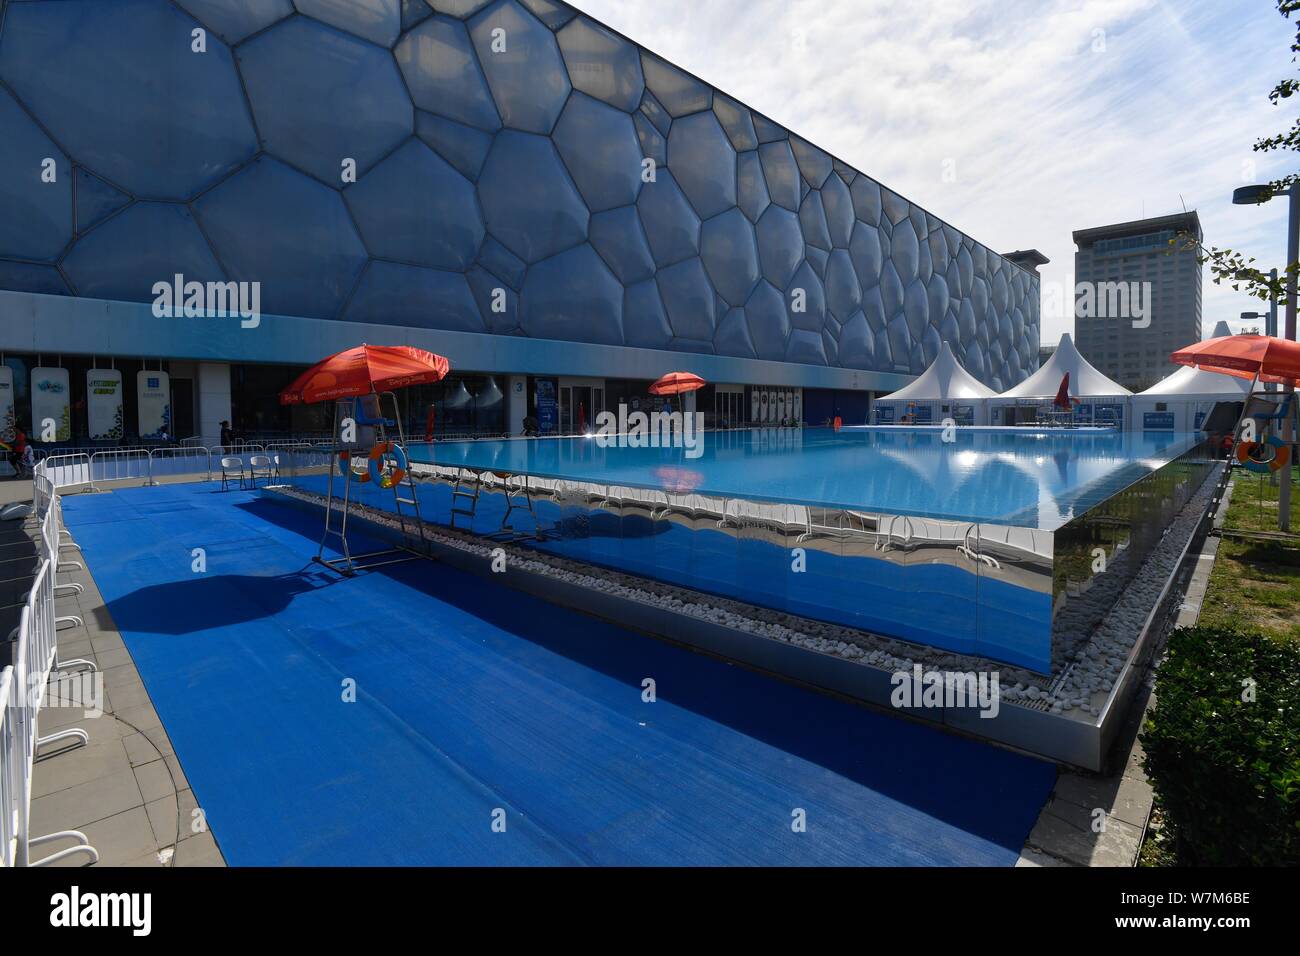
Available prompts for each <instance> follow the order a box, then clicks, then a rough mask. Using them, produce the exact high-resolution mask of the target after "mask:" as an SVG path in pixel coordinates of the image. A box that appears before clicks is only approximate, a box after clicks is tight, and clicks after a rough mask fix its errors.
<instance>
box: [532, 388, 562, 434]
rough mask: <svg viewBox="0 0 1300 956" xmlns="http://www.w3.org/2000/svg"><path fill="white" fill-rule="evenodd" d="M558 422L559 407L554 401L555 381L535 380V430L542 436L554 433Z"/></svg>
mask: <svg viewBox="0 0 1300 956" xmlns="http://www.w3.org/2000/svg"><path fill="white" fill-rule="evenodd" d="M559 420H560V413H559V406H558V404H557V403H556V401H555V380H554V379H549V378H539V379H538V380H537V429H538V431H540V432H541V433H542V434H547V433H548V432H553V431H555V426H556V424H557V423H558V422H559Z"/></svg>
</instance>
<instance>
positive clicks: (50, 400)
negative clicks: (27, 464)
mask: <svg viewBox="0 0 1300 956" xmlns="http://www.w3.org/2000/svg"><path fill="white" fill-rule="evenodd" d="M71 394H72V391H71V389H70V388H69V387H68V370H67V369H66V368H34V369H32V428H31V437H32V439H33V440H34V441H38V442H55V441H71V440H72V408H71V405H70V403H69V397H70V396H71Z"/></svg>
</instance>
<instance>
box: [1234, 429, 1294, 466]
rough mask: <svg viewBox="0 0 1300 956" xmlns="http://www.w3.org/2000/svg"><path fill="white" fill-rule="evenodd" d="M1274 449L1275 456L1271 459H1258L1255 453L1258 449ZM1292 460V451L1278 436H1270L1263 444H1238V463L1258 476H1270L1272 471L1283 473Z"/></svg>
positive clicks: (1251, 442) (1247, 442)
mask: <svg viewBox="0 0 1300 956" xmlns="http://www.w3.org/2000/svg"><path fill="white" fill-rule="evenodd" d="M1262 448H1272V449H1273V455H1272V457H1270V458H1256V457H1255V456H1254V454H1253V452H1254V451H1255V450H1256V449H1262ZM1290 460H1291V449H1290V447H1288V446H1287V444H1286V443H1285V442H1283V441H1282V439H1280V438H1278V437H1277V436H1276V435H1270V436H1269V437H1268V438H1267V439H1266V440H1264V441H1263V442H1257V441H1243V442H1238V443H1237V461H1239V462H1240V463H1241V464H1242V465H1245V467H1246V470H1247V471H1253V472H1256V473H1257V474H1268V473H1269V472H1270V471H1281V470H1282V469H1283V468H1285V467H1286V466H1287V462H1289V461H1290Z"/></svg>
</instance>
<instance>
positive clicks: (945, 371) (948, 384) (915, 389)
mask: <svg viewBox="0 0 1300 956" xmlns="http://www.w3.org/2000/svg"><path fill="white" fill-rule="evenodd" d="M996 395H997V392H995V391H993V389H991V388H989V387H988V386H987V385H985V384H983V383H982V382H981V381H980V380H979V379H977V378H976V377H975V376H974V375H972V374H971V373H970V372H968V371H966V370H965V369H964V368H962V367H961V365H960V364H959V363H958V362H957V357H956V356H955V355H953V354H952V349H951V348H949V347H948V343H947V342H944V343H943V345H942V346H941V347H940V349H939V354H938V355H937V356H936V357H935V360H934V361H933V362H932V363H931V364H930V367H929V368H927V369H926V370H925V371H924V372H922V373H921V375H920V376H919V377H918V378H917V380H916V381H915V382H912V384H910V385H905V386H904V387H903V388H900V389H899V390H898V391H896V392H893V393H892V394H889V395H883V396H881V398H880V399H879V401H882V402H946V401H962V400H964V399H977V398H993V397H995V396H996Z"/></svg>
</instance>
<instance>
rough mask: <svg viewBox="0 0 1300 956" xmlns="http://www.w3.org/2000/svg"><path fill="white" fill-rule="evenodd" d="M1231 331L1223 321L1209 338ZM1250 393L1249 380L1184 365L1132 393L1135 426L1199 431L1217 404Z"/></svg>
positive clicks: (1241, 397) (1241, 398) (1237, 400)
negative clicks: (1141, 389)
mask: <svg viewBox="0 0 1300 956" xmlns="http://www.w3.org/2000/svg"><path fill="white" fill-rule="evenodd" d="M1231 334H1232V330H1231V329H1229V328H1228V323H1227V322H1220V323H1219V324H1218V325H1217V326H1215V329H1214V333H1213V334H1212V335H1211V336H1210V337H1211V338H1219V337H1220V336H1224V335H1231ZM1249 394H1250V382H1249V381H1248V380H1246V379H1244V378H1234V377H1233V376H1231V375H1222V374H1220V373H1219V372H1207V371H1205V370H1204V369H1199V368H1192V367H1191V366H1190V365H1184V366H1183V367H1182V368H1180V369H1178V371H1176V372H1174V373H1173V374H1172V375H1170V376H1168V377H1167V378H1164V379H1162V380H1161V381H1159V382H1157V383H1156V384H1155V385H1152V386H1151V387H1150V388H1148V389H1147V390H1146V391H1145V392H1140V393H1138V394H1137V395H1134V396H1133V428H1135V429H1142V430H1145V431H1166V432H1169V431H1172V432H1192V431H1196V430H1198V429H1199V428H1200V427H1201V423H1202V422H1203V421H1204V420H1205V417H1206V416H1207V415H1209V413H1210V411H1211V410H1213V408H1214V406H1215V405H1216V404H1217V403H1219V402H1244V401H1245V400H1246V396H1247V395H1249Z"/></svg>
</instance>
